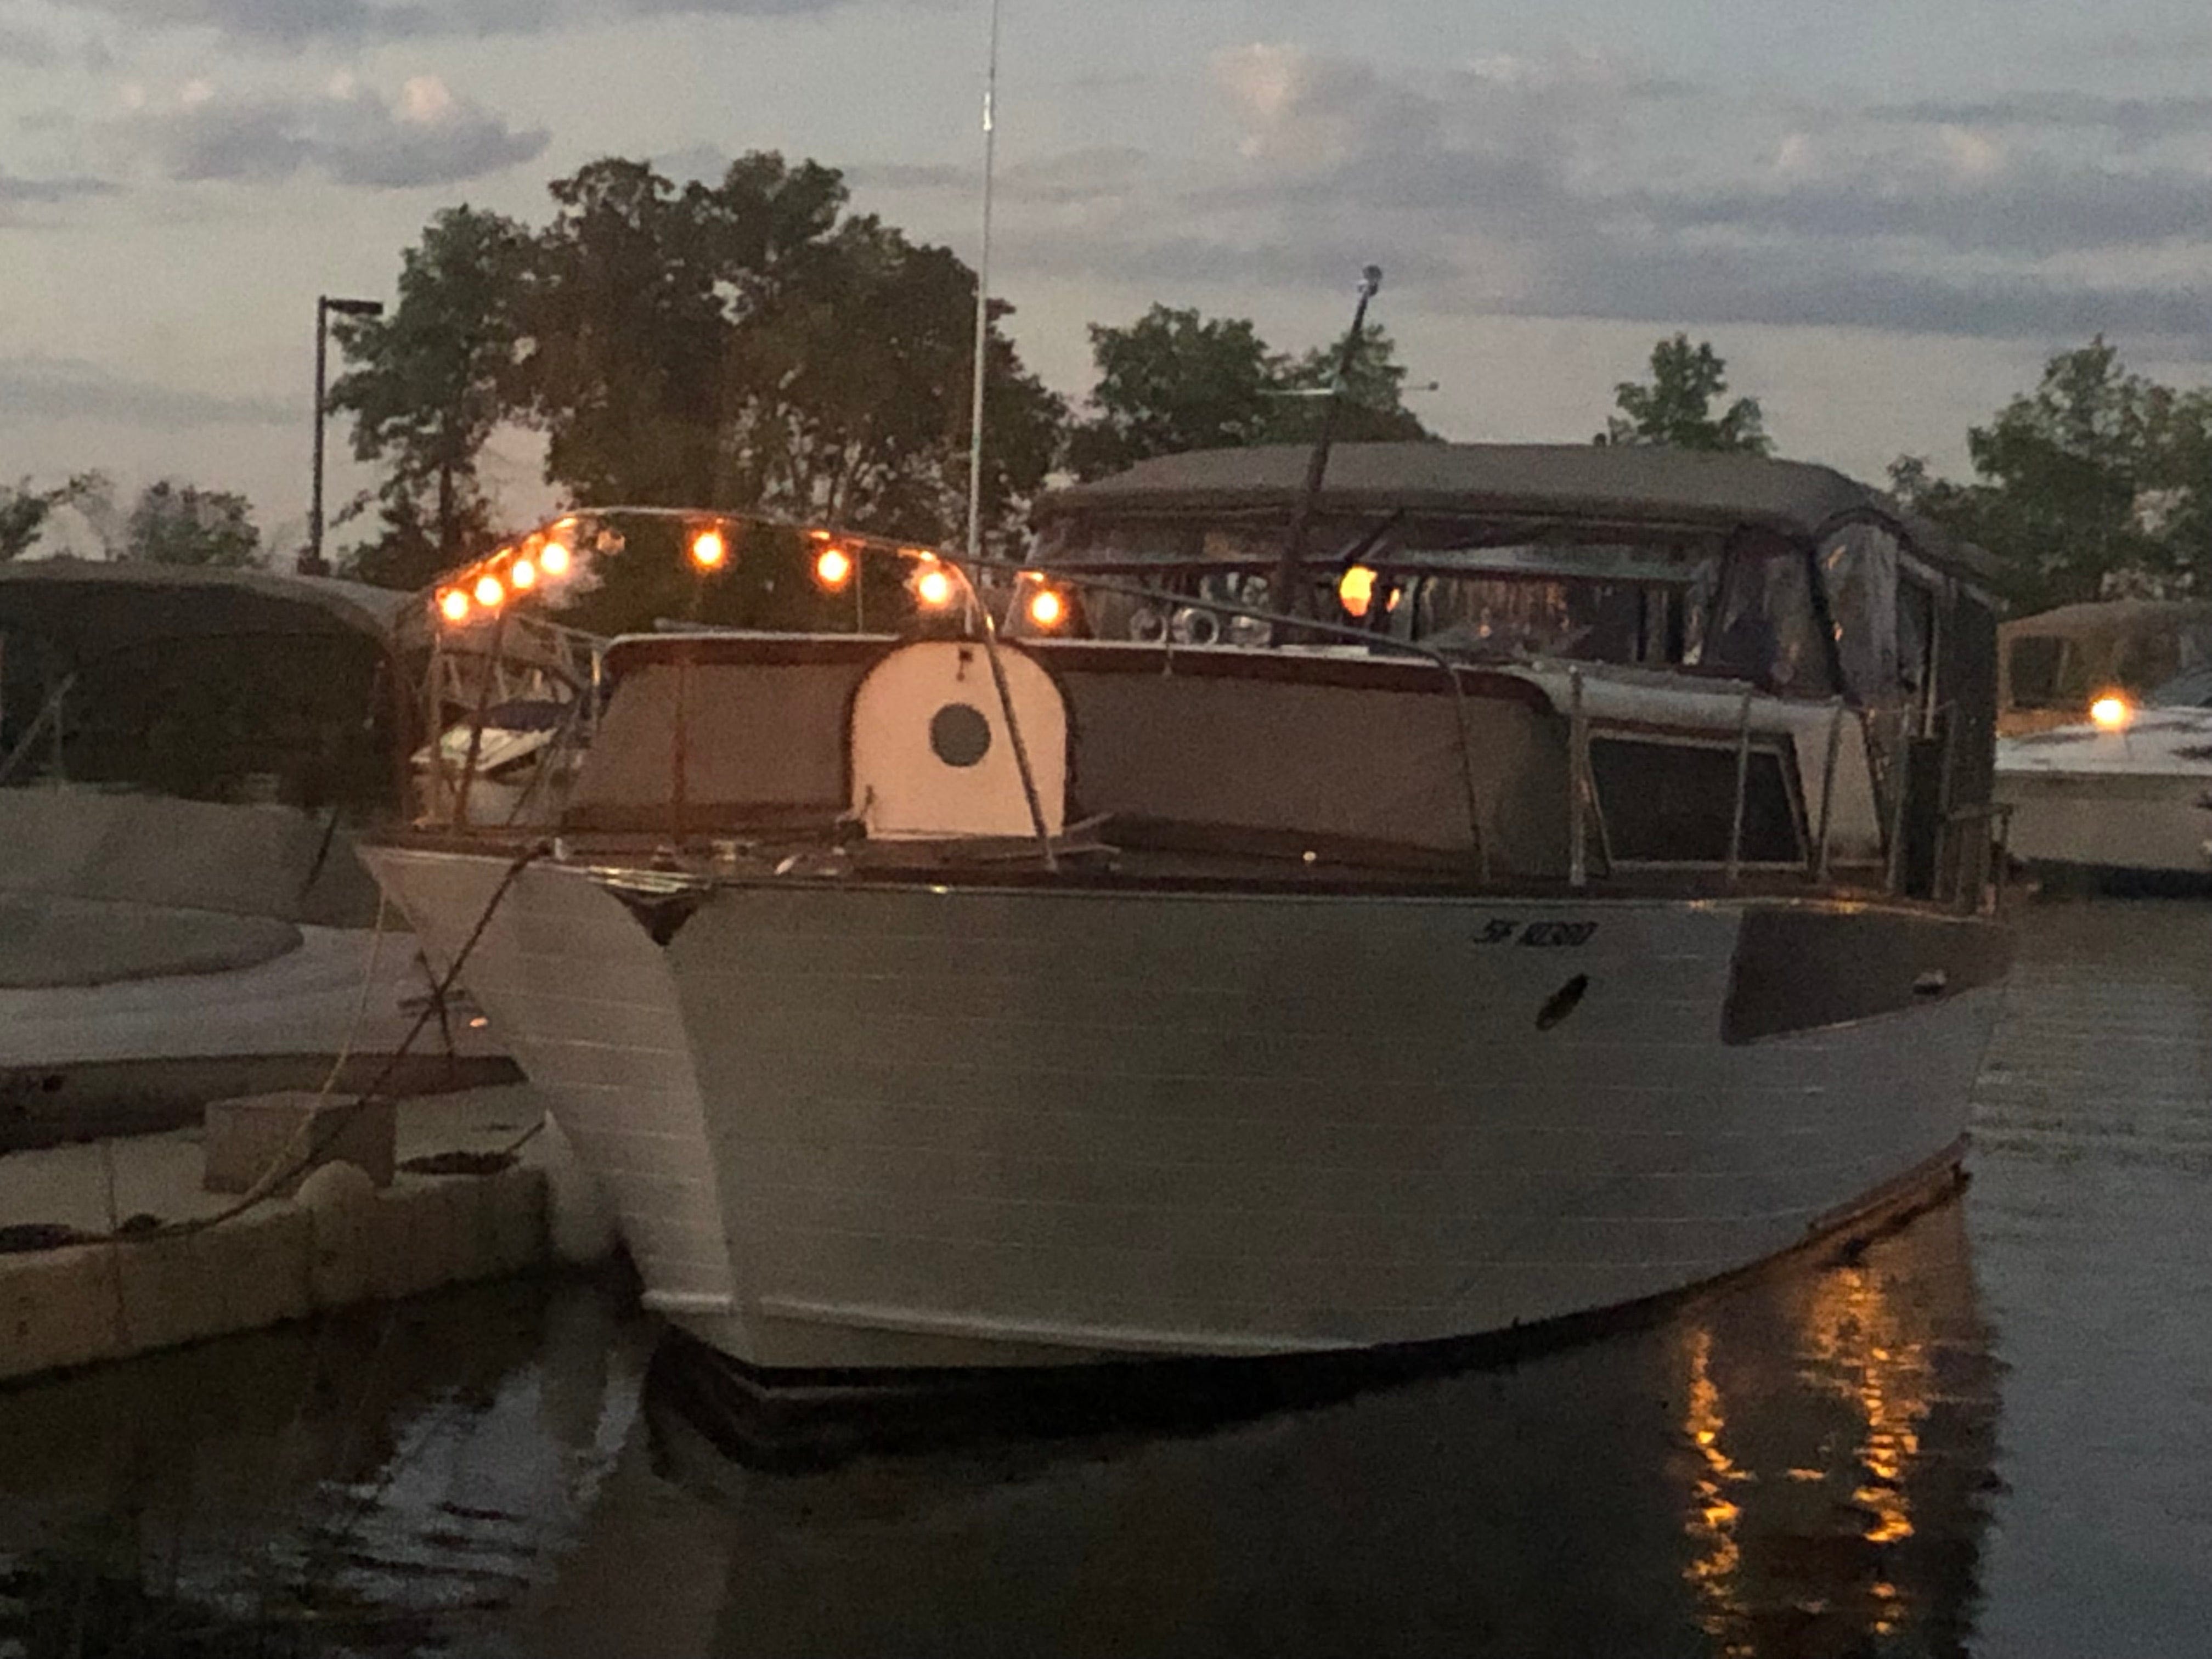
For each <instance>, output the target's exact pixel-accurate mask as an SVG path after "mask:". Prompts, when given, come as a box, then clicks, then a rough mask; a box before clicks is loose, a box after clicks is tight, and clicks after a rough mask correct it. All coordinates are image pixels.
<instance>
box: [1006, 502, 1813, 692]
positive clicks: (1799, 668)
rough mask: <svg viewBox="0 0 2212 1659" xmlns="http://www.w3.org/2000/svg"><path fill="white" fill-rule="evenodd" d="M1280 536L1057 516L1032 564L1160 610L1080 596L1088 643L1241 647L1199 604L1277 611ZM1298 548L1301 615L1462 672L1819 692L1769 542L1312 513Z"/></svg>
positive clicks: (1260, 525) (1809, 635)
mask: <svg viewBox="0 0 2212 1659" xmlns="http://www.w3.org/2000/svg"><path fill="white" fill-rule="evenodd" d="M1285 534H1286V526H1285V524H1284V523H1283V522H1282V520H1281V519H1280V517H1279V515H1277V516H1268V517H1261V516H1257V515H1255V516H1254V517H1251V518H1244V519H1234V518H1232V519H1226V520H1224V519H1200V518H1194V517H1188V516H1186V517H1166V516H1161V517H1139V516H1134V515H1131V516H1105V515H1095V516H1094V515H1073V516H1070V517H1066V518H1062V519H1060V520H1056V521H1054V522H1053V523H1050V524H1048V525H1047V526H1045V527H1044V529H1043V531H1042V533H1041V534H1040V537H1039V538H1038V542H1037V544H1036V549H1035V550H1034V552H1033V555H1032V562H1034V563H1036V564H1038V565H1042V566H1043V567H1045V568H1048V569H1049V570H1052V571H1054V573H1055V574H1060V575H1062V576H1065V577H1066V578H1067V579H1068V580H1070V581H1071V582H1072V583H1073V584H1074V585H1075V586H1078V587H1080V586H1081V584H1082V578H1083V576H1084V575H1085V574H1097V575H1098V576H1100V577H1109V578H1111V579H1112V580H1115V582H1116V583H1117V584H1120V585H1124V586H1141V587H1143V588H1144V589H1146V591H1147V592H1149V593H1152V594H1156V595H1158V596H1159V598H1158V599H1146V598H1141V597H1138V596H1135V595H1130V594H1126V593H1124V594H1114V593H1107V592H1088V593H1086V594H1085V597H1084V600H1083V607H1084V613H1085V623H1086V628H1087V631H1088V632H1089V633H1090V634H1091V636H1092V637H1094V638H1102V639H1133V640H1139V641H1147V640H1156V639H1158V638H1160V637H1163V636H1164V635H1172V636H1173V637H1174V638H1176V640H1178V641H1183V642H1194V643H1207V642H1211V641H1214V640H1217V639H1218V640H1222V641H1227V642H1230V643H1255V644H1256V643H1261V642H1264V641H1265V640H1266V638H1267V627H1266V625H1265V624H1264V623H1245V622H1240V621H1239V620H1238V619H1237V618H1236V617H1231V616H1227V615H1222V616H1218V617H1208V616H1207V615H1206V606H1207V605H1209V604H1216V605H1218V604H1224V603H1226V604H1233V605H1244V606H1249V607H1251V608H1254V609H1259V610H1279V609H1282V608H1283V607H1282V606H1281V605H1279V604H1278V603H1276V602H1275V600H1274V599H1273V595H1272V593H1271V592H1270V590H1271V588H1272V586H1273V581H1274V577H1275V572H1276V562H1277V560H1278V559H1279V557H1280V556H1281V552H1282V548H1283V544H1284V540H1285ZM1307 564H1308V568H1309V570H1310V580H1311V582H1312V584H1313V592H1312V594H1311V596H1310V602H1309V605H1308V606H1307V610H1308V611H1309V612H1310V614H1314V615H1316V616H1318V617H1321V618H1322V619H1323V620H1325V621H1330V622H1335V623H1340V624H1343V625H1350V626H1353V627H1358V628H1361V629H1365V630H1367V631H1370V632H1373V633H1376V634H1378V635H1388V636H1389V637H1392V638H1395V639H1400V640H1407V641H1416V642H1419V643H1420V644H1424V645H1427V646H1429V647H1432V648H1435V649H1438V650H1443V651H1445V652H1448V653H1452V654H1454V655H1459V656H1465V657H1468V658H1469V659H1476V660H1483V659H1490V660H1502V661H1525V660H1534V659H1546V658H1552V659H1571V660H1578V661H1588V662H1603V663H1617V664H1640V665H1651V666H1657V667H1668V666H1673V667H1681V668H1695V667H1704V668H1707V669H1710V670H1713V671H1723V672H1727V673H1729V674H1733V675H1736V676H1740V677H1741V678H1749V679H1752V680H1754V681H1757V682H1758V683H1759V684H1763V685H1765V686H1766V687H1768V688H1769V689H1771V690H1778V691H1783V692H1792V693H1803V694H1806V695H1826V691H1827V689H1828V667H1827V658H1826V654H1825V653H1824V650H1823V647H1822V645H1821V641H1820V634H1819V630H1818V626H1817V623H1816V613H1815V611H1814V602H1813V592H1812V577H1813V572H1812V567H1811V564H1810V562H1809V560H1808V557H1807V556H1806V552H1805V550H1803V549H1802V548H1800V547H1798V546H1797V545H1796V544H1793V543H1790V542H1788V541H1785V540H1784V539H1783V538H1779V537H1774V536H1766V535H1762V534H1759V533H1758V532H1748V531H1747V532H1739V533H1738V534H1736V535H1735V536H1731V537H1727V538H1722V537H1718V536H1712V535H1705V536H1697V537H1691V536H1683V537H1678V538H1666V537H1663V536H1662V535H1659V534H1657V533H1656V532H1654V533H1649V534H1644V533H1638V532H1631V533H1628V534H1624V533H1623V532H1622V530H1621V529H1620V526H1599V525H1577V524H1572V523H1554V524H1545V525H1528V524H1521V525H1513V526H1500V525H1498V524H1497V523H1495V522H1492V521H1486V520H1477V519H1470V518H1456V517H1450V516H1443V515H1438V516H1422V517H1416V516H1413V515H1411V514H1406V513H1393V514H1387V515H1372V516H1368V517H1364V518H1362V517H1353V516H1349V515H1346V516H1328V515H1324V516H1322V518H1320V519H1318V520H1316V523H1315V525H1314V526H1313V528H1312V530H1311V532H1310V535H1309V537H1308V541H1307Z"/></svg>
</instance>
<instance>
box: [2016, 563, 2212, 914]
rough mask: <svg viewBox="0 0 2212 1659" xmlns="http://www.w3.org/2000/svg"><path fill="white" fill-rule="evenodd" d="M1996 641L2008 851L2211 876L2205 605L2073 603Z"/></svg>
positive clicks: (2146, 873)
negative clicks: (1997, 642)
mask: <svg viewBox="0 0 2212 1659" xmlns="http://www.w3.org/2000/svg"><path fill="white" fill-rule="evenodd" d="M1998 637H1999V647H1998V649H1999V685H2000V690H2001V698H2002V701H2001V705H2000V706H2001V708H2002V718H2001V725H2000V730H2001V731H2002V732H2003V734H2004V735H2003V736H2002V737H2001V738H2000V739H1999V741H1998V744H1997V753H1996V773H1997V778H1996V795H1997V799H1998V800H1999V801H2001V802H2002V803H2003V804H2004V805H2006V806H2007V807H2008V809H2009V812H2010V820H2011V821H2010V828H2009V830H2008V835H2007V837H2006V844H2007V847H2008V849H2009V851H2010V853H2011V854H2012V856H2013V857H2014V858H2015V859H2018V860H2021V861H2022V862H2024V863H2027V864H2030V865H2033V866H2040V867H2042V868H2044V869H2045V870H2046V871H2047V872H2051V873H2053V874H2057V875H2060V876H2064V875H2067V874H2076V875H2080V876H2083V877H2086V878H2090V879H2093V880H2100V879H2106V878H2121V879H2144V878H2148V879H2153V880H2160V879H2165V880H2172V879H2176V878H2179V879H2181V880H2185V881H2189V882H2192V883H2193V882H2202V881H2205V880H2208V879H2212V605H2208V604H2204V603H2202V602H2159V601H2152V600H2134V599H2121V600H2109V601H2106V602H2103V603H2100V604H2093V605H2065V606H2063V607H2061V608H2060V609H2058V610H2056V611H2045V612H2044V613H2043V614H2041V615H2040V616H2034V617H2021V619H2019V620H2018V621H2015V622H2009V623H2006V624H2005V625H2004V626H2003V627H2002V629H1999V630H1998Z"/></svg>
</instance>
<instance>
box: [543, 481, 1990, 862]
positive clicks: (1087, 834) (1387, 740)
mask: <svg viewBox="0 0 2212 1659" xmlns="http://www.w3.org/2000/svg"><path fill="white" fill-rule="evenodd" d="M1307 459H1308V453H1307V452H1306V451H1305V450H1304V449H1302V448H1291V447H1277V448H1258V449H1249V450H1238V451H1227V452H1218V453H1202V454H1195V455H1184V456H1176V457H1172V458H1168V459H1161V460H1157V461H1152V462H1148V463H1146V464H1145V465H1140V466H1138V467H1136V468H1134V469H1133V470H1131V471H1128V472H1127V473H1124V474H1122V475H1121V476H1119V477H1113V478H1108V479H1104V480H1101V481H1098V482H1097V483H1087V484H1081V485H1077V486H1074V487H1073V488H1070V489H1063V490H1060V491H1057V492H1054V493H1053V494H1051V495H1047V496H1046V497H1045V498H1043V500H1042V501H1040V503H1039V504H1038V507H1037V508H1036V524H1035V528H1036V535H1035V538H1034V543H1033V545H1032V546H1031V548H1030V552H1029V556H1028V558H1027V562H1026V565H1025V567H1024V568H1022V569H1021V570H1019V571H1012V570H1006V569H999V570H994V571H992V572H989V573H987V574H981V573H979V574H978V575H977V579H976V580H975V584H974V592H975V605H974V606H971V607H969V611H970V616H969V622H968V623H967V625H965V626H962V625H960V624H959V623H957V620H955V619H954V618H952V617H938V618H935V619H932V618H929V617H912V618H909V619H908V622H909V624H910V625H909V626H908V627H907V628H906V629H905V631H904V632H903V633H902V634H901V635H884V634H875V635H867V634H858V633H855V634H849V635H826V634H810V635H767V634H758V633H739V632H710V631H697V630H693V631H671V632H669V633H665V634H662V635H653V636H645V637H632V638H628V639H624V640H621V641H617V642H616V643H615V644H614V645H613V646H612V647H611V648H610V649H609V650H608V652H607V653H606V654H605V659H604V663H603V670H602V671H603V674H604V677H605V681H606V683H607V684H610V685H611V688H612V690H611V697H610V699H609V701H608V702H607V706H606V708H605V714H604V715H603V716H602V718H601V719H600V720H599V726H598V729H597V731H596V732H595V734H594V735H593V738H592V747H591V750H590V753H589V754H588V755H587V756H586V758H585V760H584V762H583V763H582V766H581V769H580V773H579V775H578V777H577V780H576V783H575V786H574V791H573V793H571V794H570V796H569V798H568V802H567V805H566V807H565V809H564V816H563V818H562V828H563V829H566V830H568V831H569V832H572V833H577V834H600V835H610V834H611V835H630V836H637V835H656V834H657V835H659V836H662V837H663V838H664V839H665V840H669V841H671V842H674V843H676V844H678V846H680V845H682V844H684V843H685V842H698V843H702V844H703V843H707V842H717V843H720V844H722V845H724V846H725V847H744V846H751V845H754V844H756V843H767V842H775V843H776V844H777V845H779V846H781V845H783V844H784V843H787V842H792V841H793V838H798V839H799V840H802V841H803V840H805V839H806V838H808V837H814V838H817V839H820V840H822V841H823V842H826V843H827V844H829V845H833V846H836V847H837V848H842V849H844V851H843V853H842V856H847V857H853V856H860V854H856V853H855V852H854V849H855V848H860V849H867V851H868V855H870V856H878V855H880V856H884V857H890V856H894V854H893V853H892V852H891V851H890V849H900V850H899V851H898V852H897V853H896V856H898V857H902V858H904V859H906V860H908V861H915V862H921V863H925V864H926V863H927V861H928V860H931V859H933V858H939V857H957V856H959V855H960V849H961V848H966V849H967V850H968V851H969V852H970V853H972V852H975V851H976V850H977V849H979V848H984V847H987V846H993V845H995V846H998V847H999V848H1001V855H1002V856H1005V857H1007V858H1018V857H1019V856H1020V855H1021V853H1020V849H1021V848H1022V846H1023V845H1024V842H1026V841H1029V840H1032V839H1034V840H1041V841H1042V842H1044V843H1045V844H1046V850H1047V858H1048V861H1049V860H1050V858H1051V857H1052V854H1053V852H1054V849H1058V850H1059V851H1060V852H1062V853H1069V854H1070V855H1071V856H1072V855H1073V854H1072V852H1071V851H1070V849H1082V848H1090V849H1092V850H1093V851H1094V852H1095V855H1096V857H1097V859H1098V860H1102V861H1103V862H1104V863H1105V864H1108V865H1110V866H1112V867H1114V868H1115V869H1117V870H1119V871H1120V872H1121V873H1122V874H1123V875H1126V876H1130V877H1138V876H1142V875H1146V874H1152V875H1157V876H1161V877H1167V876H1175V877H1178V878H1182V877H1190V878H1200V877H1204V876H1208V875H1217V874H1218V875H1221V876H1223V877H1224V878H1229V877H1231V876H1232V875H1234V876H1237V877H1238V878H1242V877H1243V876H1244V875H1249V874H1252V873H1255V872H1263V871H1275V872H1289V874H1290V875H1291V878H1297V876H1298V874H1299V873H1300V872H1306V873H1309V874H1312V875H1314V876H1316V878H1318V877H1320V876H1327V877H1328V878H1344V877H1346V876H1354V877H1357V876H1360V875H1364V874H1373V875H1376V876H1377V877H1385V876H1387V877H1390V878H1404V877H1406V876H1407V875H1408V874H1409V873H1418V874H1419V875H1420V876H1421V877H1422V878H1424V879H1438V878H1452V879H1458V880H1465V881H1468V882H1470V883H1475V884H1498V883H1513V884H1522V885H1526V884H1531V883H1534V884H1548V883H1560V884H1567V885H1570V886H1575V885H1589V884H1595V883H1600V882H1604V883H1610V884H1613V885H1615V886H1617V887H1620V889H1621V890H1632V889H1634V888H1637V887H1638V886H1661V887H1665V888H1668V889H1680V888H1689V889H1692V890H1705V889H1712V890H1727V889H1729V888H1732V887H1735V886H1738V885H1742V884H1759V885H1761V886H1766V887H1773V886H1781V887H1785V888H1786V887H1800V888H1802V887H1808V886H1809V887H1822V888H1826V887H1836V886H1843V887H1862V888H1874V889H1879V890H1901V891H1903V892H1905V893H1908V894H1911V895H1915V896H1922V897H1928V898H1941V899H1945V900H1951V901H1957V902H1969V901H1974V902H1978V899H1979V896H1980V894H1981V891H1982V887H1983V884H1984V878H1985V875H1986V872H1987V869H1988V842H1989V806H1988V803H1989V799H1990V750H1991V744H1992V741H1993V736H1994V720H1993V715H1994V707H1995V676H1996V662H1995V629H1996V623H1995V606H1994V603H1993V601H1992V600H1991V599H1990V593H1989V589H1988V586H1987V582H1986V578H1987V575H1988V574H1989V573H1988V568H1987V565H1986V562H1985V561H1984V560H1982V559H1981V558H1980V557H1979V556H1978V555H1975V554H1973V553H1972V551H1970V550H1962V549H1958V548H1954V547H1953V546H1951V545H1950V544H1948V543H1947V542H1946V541H1945V540H1944V539H1943V538H1942V536H1941V535H1940V534H1939V533H1938V532H1935V531H1934V530H1932V529H1931V528H1930V527H1929V526H1924V525H1922V524H1919V523H1917V522H1916V521H1914V520H1911V518H1909V517H1908V516H1907V515H1906V514H1905V513H1902V512H1901V511H1900V510H1899V508H1898V507H1896V505H1895V504H1894V503H1893V502H1891V501H1888V500H1887V498H1886V497H1884V496H1882V495H1879V494H1877V493H1876V492H1875V491H1872V490H1869V489H1865V488H1863V486H1860V485H1857V484H1855V483H1851V482H1850V481H1849V480H1848V479H1845V478H1844V477H1841V476H1839V475H1838V474H1836V473H1834V472H1832V471H1828V470H1827V469H1826V468H1821V467H1816V466H1808V465H1797V464H1793V463H1787V462H1778V461H1769V460H1764V459H1753V458H1748V457H1741V456H1709V455H1692V454H1686V453H1674V452H1668V451H1662V450H1653V449H1634V448H1619V449H1611V448H1600V447H1510V446H1484V445H1446V444H1383V445H1352V446H1346V447H1341V448H1340V449H1339V450H1337V451H1336V452H1335V454H1334V459H1333V464H1332V465H1331V468H1330V470H1329V472H1328V480H1327V483H1326V484H1325V487H1324V488H1323V489H1322V491H1321V492H1320V494H1319V495H1318V496H1317V497H1316V498H1314V499H1312V500H1311V501H1308V500H1306V499H1305V497H1304V475H1305V471H1306V467H1307ZM1294 535H1296V536H1297V537H1298V538H1299V540H1300V541H1301V543H1302V551H1303V556H1302V557H1301V558H1300V559H1299V560H1297V562H1295V563H1294V564H1292V565H1291V567H1290V568H1291V569H1292V570H1293V571H1294V572H1295V573H1296V575H1295V578H1294V580H1296V581H1297V584H1298V585H1297V588H1296V590H1295V591H1293V592H1289V593H1280V592H1276V591H1275V588H1276V586H1277V584H1278V583H1279V581H1280V580H1281V574H1280V573H1281V571H1282V570H1283V568H1285V559H1284V554H1285V547H1286V546H1287V545H1289V544H1290V543H1291V539H1292V538H1293V536H1294ZM1044 592H1049V593H1050V595H1051V596H1052V599H1051V602H1050V603H1049V604H1042V605H1041V604H1038V603H1036V597H1037V596H1038V595H1040V594H1042V593H1044ZM983 608H987V609H988V610H989V611H991V612H992V613H993V615H994V617H997V616H1000V615H1001V614H1003V623H1001V624H1000V636H999V637H998V638H996V639H995V640H994V637H993V636H992V634H991V632H990V630H987V629H982V628H980V627H979V626H977V625H975V623H976V620H977V619H976V617H975V615H974V614H973V613H974V612H975V611H978V610H981V609H983Z"/></svg>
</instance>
